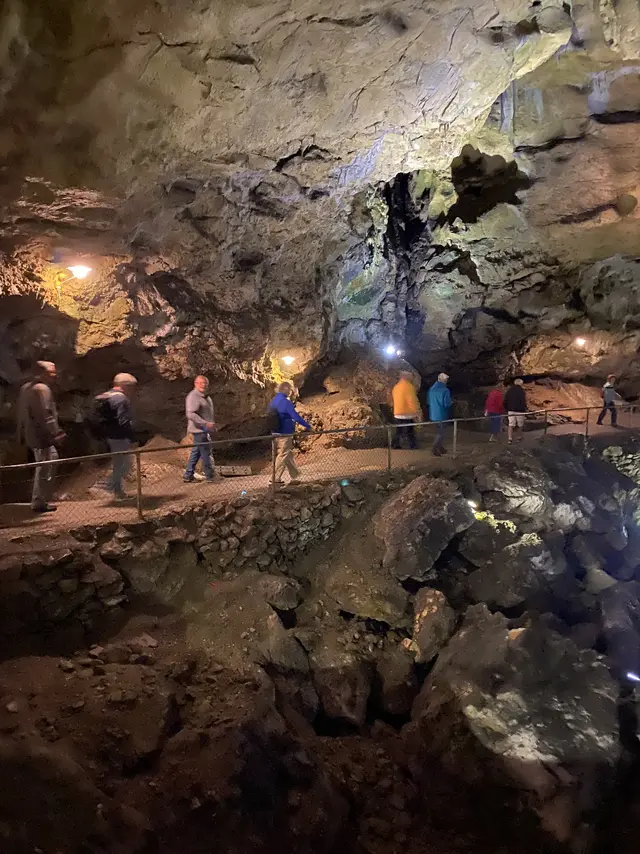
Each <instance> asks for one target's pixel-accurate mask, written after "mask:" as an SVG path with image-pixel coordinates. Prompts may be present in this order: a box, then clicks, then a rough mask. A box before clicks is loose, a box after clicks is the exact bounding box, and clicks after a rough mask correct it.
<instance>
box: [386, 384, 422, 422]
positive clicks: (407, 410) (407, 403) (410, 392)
mask: <svg viewBox="0 0 640 854" xmlns="http://www.w3.org/2000/svg"><path fill="white" fill-rule="evenodd" d="M391 396H392V397H393V416H394V418H403V417H411V418H415V417H416V416H419V414H420V404H419V403H418V395H417V394H416V389H415V386H414V384H413V383H412V382H411V380H409V379H407V378H406V377H402V378H401V379H399V380H398V382H397V383H396V384H395V385H394V387H393V389H392V391H391Z"/></svg>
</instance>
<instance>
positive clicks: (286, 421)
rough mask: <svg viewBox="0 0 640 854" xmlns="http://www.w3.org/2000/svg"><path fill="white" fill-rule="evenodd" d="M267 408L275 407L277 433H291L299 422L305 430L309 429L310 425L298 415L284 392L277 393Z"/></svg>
mask: <svg viewBox="0 0 640 854" xmlns="http://www.w3.org/2000/svg"><path fill="white" fill-rule="evenodd" d="M269 409H275V411H276V412H277V413H278V433H284V434H286V435H288V434H289V433H293V431H294V430H295V429H296V424H300V426H301V427H304V428H305V429H306V430H311V425H310V424H307V422H306V421H305V420H304V418H303V417H302V416H301V415H298V413H297V412H296V410H295V407H294V405H293V403H291V401H290V400H289V398H288V397H287V396H286V394H277V395H276V396H275V397H274V398H273V400H272V401H271V403H270V404H269Z"/></svg>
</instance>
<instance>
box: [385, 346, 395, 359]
mask: <svg viewBox="0 0 640 854" xmlns="http://www.w3.org/2000/svg"><path fill="white" fill-rule="evenodd" d="M384 352H385V353H386V354H387V356H393V354H394V353H395V352H396V348H395V347H394V346H393V344H387V346H386V347H385V348H384Z"/></svg>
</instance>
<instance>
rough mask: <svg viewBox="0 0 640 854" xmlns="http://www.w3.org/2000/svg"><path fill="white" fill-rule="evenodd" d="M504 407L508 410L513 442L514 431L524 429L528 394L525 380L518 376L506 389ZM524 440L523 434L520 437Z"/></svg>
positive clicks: (510, 439)
mask: <svg viewBox="0 0 640 854" xmlns="http://www.w3.org/2000/svg"><path fill="white" fill-rule="evenodd" d="M504 408H505V409H506V410H507V424H508V432H507V435H508V440H509V444H511V443H512V442H513V433H514V431H515V430H519V431H520V432H521V433H522V431H523V430H524V416H525V412H526V411H527V395H526V394H525V390H524V382H523V381H522V380H521V379H520V377H518V378H517V379H515V380H514V381H513V383H512V384H511V385H510V386H509V388H508V389H507V390H506V392H505V395H504ZM518 441H519V442H521V441H522V436H520V437H519V439H518Z"/></svg>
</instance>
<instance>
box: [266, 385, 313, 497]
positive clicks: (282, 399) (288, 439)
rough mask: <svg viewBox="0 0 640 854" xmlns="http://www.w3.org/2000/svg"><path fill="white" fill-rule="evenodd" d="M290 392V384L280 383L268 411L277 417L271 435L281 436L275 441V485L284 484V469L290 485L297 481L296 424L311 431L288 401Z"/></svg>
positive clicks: (298, 472)
mask: <svg viewBox="0 0 640 854" xmlns="http://www.w3.org/2000/svg"><path fill="white" fill-rule="evenodd" d="M291 391H292V388H291V383H286V382H285V383H280V385H279V386H278V391H277V393H276V396H275V397H274V398H273V400H272V401H271V403H270V404H269V409H270V410H272V411H273V412H274V413H275V414H276V415H277V417H278V429H277V430H274V431H273V435H277V436H282V438H281V439H278V440H277V441H276V450H277V457H276V467H275V472H274V482H275V483H276V484H281V483H283V482H284V481H283V480H282V475H283V474H284V470H285V468H286V469H287V471H288V472H289V477H290V478H291V483H297V482H298V481H299V479H300V471H299V469H298V467H297V465H296V464H295V462H294V460H293V433H294V431H295V429H296V424H300V426H301V427H304V429H305V430H311V425H310V424H308V423H307V422H306V421H305V420H304V418H303V417H302V416H301V415H298V413H297V412H296V409H295V406H294V405H293V403H291V401H290V400H289V395H290V394H291Z"/></svg>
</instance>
